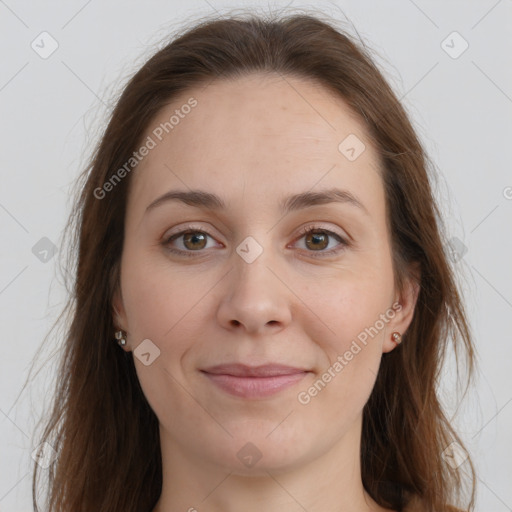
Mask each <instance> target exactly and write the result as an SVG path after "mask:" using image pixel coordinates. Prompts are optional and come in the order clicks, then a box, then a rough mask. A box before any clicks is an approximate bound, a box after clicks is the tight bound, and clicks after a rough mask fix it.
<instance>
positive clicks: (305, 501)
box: [153, 419, 385, 512]
mask: <svg viewBox="0 0 512 512" xmlns="http://www.w3.org/2000/svg"><path fill="white" fill-rule="evenodd" d="M160 440H161V448H162V477H163V479H162V482H163V485H162V494H161V496H160V499H159V501H158V504H157V506H156V508H155V509H154V510H153V512H178V511H188V512H196V511H197V512H202V511H205V510H208V512H235V511H239V510H244V512H260V511H261V510H265V511H266V512H288V511H290V512H292V511H296V510H307V511H308V512H341V511H346V512H377V511H379V512H381V511H384V510H385V509H383V508H381V507H379V506H378V505H377V504H376V503H375V502H374V501H373V500H372V499H371V498H370V497H369V495H368V494H367V493H366V492H365V490H364V488H363V484H362V480H361V469H360V455H359V449H360V441H361V419H360V420H359V421H357V422H356V423H355V424H354V428H353V429H352V430H351V431H349V432H347V433H346V434H345V435H344V436H343V437H342V438H340V439H339V441H338V442H337V443H336V444H335V445H334V446H332V447H330V449H329V450H327V451H326V452H325V453H322V454H320V455H319V456H317V457H315V458H311V459H308V460H304V461H297V462H296V463H295V464H294V465H293V467H287V468H277V467H267V466H265V464H264V459H263V458H262V459H261V460H260V461H259V462H258V464H257V465H256V466H255V467H254V468H253V469H252V470H251V473H250V474H241V473H240V472H239V471H238V470H237V469H234V468H229V467H220V466H219V465H218V464H216V463H215V461H211V460H205V459H204V458H199V457H197V455H195V454H194V453H193V452H192V451H187V450H184V449H183V447H182V446H180V445H178V444H176V443H175V441H174V440H173V439H172V438H171V437H170V436H169V435H168V433H167V432H166V431H165V430H164V429H163V428H162V425H160Z"/></svg>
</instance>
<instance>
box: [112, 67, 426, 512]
mask: <svg viewBox="0 0 512 512" xmlns="http://www.w3.org/2000/svg"><path fill="white" fill-rule="evenodd" d="M190 96H194V98H196V99H197V101H198V104H197V106H196V107H195V108H194V109H193V110H192V111H191V112H190V113H189V114H188V115H187V116H185V117H184V118H183V119H181V120H180V123H179V124H178V125H176V126H175V127H174V129H173V131H172V132H171V133H169V134H168V135H166V136H165V137H164V138H163V140H162V141H161V142H159V143H158V145H157V146H156V147H155V148H154V149H152V150H151V151H150V152H149V154H148V155H147V156H146V157H145V159H144V160H143V161H142V162H141V163H140V164H139V166H138V167H137V168H136V170H134V171H133V174H132V176H131V178H130V179H132V180H133V181H132V182H131V184H130V187H131V188H130V193H129V198H128V205H127V213H126V219H125V242H124V247H123V254H122V262H121V279H120V289H119V290H118V291H117V292H116V294H115V297H114V311H115V322H116V325H117V327H118V328H121V329H123V330H125V331H126V332H127V345H126V346H125V347H124V350H127V351H132V350H134V349H135V348H136V347H137V346H138V345H139V344H140V343H141V342H142V340H145V339H149V340H151V342H152V343H153V344H154V345H155V346H157V347H158V349H159V350H160V355H159V356H158V357H157V358H156V359H155V360H154V361H153V362H152V363H151V364H149V365H147V366H146V365H145V364H143V363H142V362H141V360H140V359H139V358H138V357H135V356H134V361H135V367H136V371H137V375H138V378H139V381H140V383H141V386H142V389H143V391H144V394H145V396H146V398H147V400H148V402H149V403H150V405H151V407H152V409H153V411H154V412H155V414H156V415H157V417H158V419H159V423H160V437H161V446H162V463H163V490H162V495H161V497H160V500H159V502H158V504H157V506H156V508H155V509H154V512H174V511H187V510H189V511H190V512H192V511H194V510H197V511H198V512H202V511H206V510H208V511H209V512H220V511H222V512H231V511H238V510H244V511H245V512H256V511H257V512H260V511H261V510H265V511H266V512H277V511H279V512H283V511H289V512H292V511H293V512H295V511H303V510H308V512H320V511H322V512H338V511H351V512H362V511H384V510H386V509H383V508H381V507H379V506H378V505H377V504H376V503H375V502H374V501H373V500H372V499H371V498H370V496H369V495H368V494H367V493H366V492H365V491H364V488H363V485H362V482H361V472H360V462H359V450H360V443H361V424H362V423H361V420H362V409H363V406H364V405H365V403H366V402H367V400H368V398H369V395H370V393H371V391H372V388H373V386H374V383H375V378H376V374H377V372H378V369H379V364H380V361H381V358H382V355H383V353H385V352H389V351H391V350H394V349H396V344H395V343H394V342H393V341H392V340H391V333H392V332H393V331H398V332H400V333H404V332H405V331H406V329H407V327H408V326H409V324H410V321H411V319H412V314H413V310H414V305H415V302H416V298H417V292H418V290H417V287H416V286H415V284H414V283H413V282H412V281H407V282H406V286H405V288H404V290H403V291H402V292H401V293H399V291H398V290H396V289H395V287H394V280H393V268H392V259H391V249H390V239H389V233H388V231H387V227H386V222H385V195H384V188H383V184H382V179H381V174H380V168H379V160H378V158H377V154H376V152H375V150H374V148H373V147H372V145H371V142H370V140H369V138H368V136H367V133H366V131H365V127H364V125H363V124H362V123H361V122H360V121H359V119H358V118H357V117H356V116H355V115H354V114H353V113H352V112H351V111H350V110H349V108H348V106H347V105H346V104H345V102H344V101H343V100H342V99H341V98H339V97H338V96H335V95H333V94H332V93H330V92H329V91H327V90H326V89H324V88H323V87H322V86H319V85H318V84H315V83H314V82H312V81H308V80H305V79H299V78H296V77H286V79H284V78H283V77H280V76H277V75H262V74H252V75H250V76H246V77H243V78H237V79H233V80H229V81H228V80H219V81H214V82H212V83H210V84H209V85H208V86H206V87H205V86H202V87H196V88H194V89H191V90H188V91H187V92H186V94H183V95H182V96H181V97H180V98H178V99H175V100H174V101H173V102H172V104H170V105H168V106H167V107H166V108H164V109H163V110H162V111H161V112H160V113H159V114H158V116H157V118H156V119H155V120H154V122H153V123H151V126H150V127H148V130H147V132H146V136H147V135H151V133H152V130H153V129H154V128H155V127H156V126H158V125H159V124H160V123H161V122H165V121H167V120H168V119H169V118H170V116H171V115H172V114H173V112H174V110H175V109H176V108H180V106H181V105H183V104H184V103H186V101H187V99H188V98H189V97H190ZM349 134H355V135H356V136H357V137H358V138H359V139H360V140H361V141H363V143H364V144H365V146H366V149H365V150H364V151H363V153H362V154H361V155H360V156H359V157H358V158H357V159H356V160H354V161H349V160H348V159H347V158H346V157H345V156H344V155H343V154H342V153H341V152H340V151H339V150H338V145H339V144H340V142H341V141H342V140H343V139H345V137H347V136H348V135H349ZM144 138H145V137H144ZM331 187H338V188H341V189H344V190H348V191H350V192H351V193H352V194H353V195H355V196H356V197H357V198H358V199H359V201H360V202H361V203H362V204H363V205H364V208H365V210H366V211H365V210H363V209H362V208H358V207H356V206H354V205H353V204H350V203H328V204H323V205H316V206H312V207H309V208H304V209H301V210H298V211H292V212H290V213H288V214H287V215H285V216H283V215H282V213H281V212H280V210H279V209H278V205H279V201H280V200H281V198H283V197H285V196H288V195H290V194H295V193H301V192H306V191H315V192H317V191H320V190H323V189H327V188H331ZM188 189H202V190H205V191H208V192H211V193H215V194H217V195H219V196H220V197H221V198H222V199H223V200H224V201H225V203H226V204H227V209H225V210H219V211H216V212H214V211H212V210H209V209H206V208H198V207H193V206H189V205H186V204H184V203H181V202H179V201H169V202H165V203H162V204H161V205H160V206H158V207H155V208H153V209H150V210H149V211H148V212H146V213H145V210H146V208H147V206H148V205H149V204H150V203H151V202H153V201H154V200H155V199H157V198H158V197H160V196H161V195H162V194H164V193H165V192H167V191H169V190H184V191H187V190H188ZM189 223H193V230H195V232H197V231H200V233H199V235H201V234H202V233H205V232H206V233H208V235H209V236H207V237H206V239H204V238H203V239H199V241H197V240H196V241H194V240H192V241H188V242H187V240H186V238H185V237H184V236H181V237H178V238H176V239H175V240H174V241H172V242H170V243H169V244H168V247H169V246H170V247H172V248H175V249H177V250H179V249H181V250H182V251H184V252H186V251H188V252H189V253H193V254H192V257H190V258H187V257H185V256H179V255H176V254H172V253H170V252H169V251H168V250H166V247H165V242H166V240H167V239H169V237H170V236H171V235H173V234H177V233H179V232H180V231H185V230H187V229H189V226H188V224H189ZM310 226H313V227H318V228H321V229H324V230H328V231H332V232H334V233H335V234H337V235H340V236H341V238H343V239H346V240H349V241H350V243H349V245H347V246H344V245H340V244H341V242H340V240H339V239H338V238H337V237H336V236H335V235H329V234H327V235H326V234H325V232H323V236H324V238H322V239H321V240H320V248H316V247H317V246H315V245H314V243H315V242H314V240H312V237H311V235H307V234H306V235H301V233H300V228H301V227H310ZM201 230H202V231H201ZM196 234H197V233H196ZM248 236H251V237H253V238H254V239H255V240H256V241H257V242H258V244H259V245H260V246H261V247H262V248H263V252H262V254H260V255H259V256H258V257H257V258H256V259H255V260H254V261H253V262H252V263H248V262H247V261H245V260H244V259H243V258H242V257H241V256H240V255H239V253H237V251H236V248H237V247H238V246H239V245H240V243H241V242H242V241H243V240H244V239H245V238H246V237H248ZM317 244H318V242H317ZM340 247H341V250H340V251H339V252H338V253H335V254H333V253H331V254H330V255H328V254H326V253H328V252H329V251H330V249H336V248H340ZM322 252H323V253H324V255H323V256H322V254H321V253H322ZM315 255H318V256H317V257H315ZM394 302H400V304H401V309H400V311H398V312H395V314H394V316H393V318H392V319H390V320H388V321H387V322H386V323H385V325H384V328H382V329H380V330H379V332H378V334H377V335H374V336H373V337H372V338H370V339H369V341H368V343H367V344H366V345H363V344H361V343H359V345H360V346H361V350H360V351H359V352H358V353H357V355H354V356H353V358H352V359H351V360H350V361H349V362H348V363H347V364H346V365H345V366H344V367H343V370H342V371H340V372H338V373H337V374H336V376H335V377H334V378H332V380H331V381H330V382H329V383H328V384H327V385H326V386H325V387H324V389H322V390H321V392H319V393H318V394H317V395H316V396H314V397H313V398H311V400H310V402H309V403H307V404H302V403H300V402H299V401H298V398H297V396H298V393H299V392H301V391H304V390H308V388H310V386H311V385H312V384H313V383H314V382H315V381H317V380H318V379H319V378H321V376H322V374H324V372H325V371H326V370H327V369H328V368H329V367H331V366H332V365H333V363H334V362H335V361H336V358H337V357H338V356H339V355H341V356H343V354H345V352H346V351H347V350H348V349H349V348H350V346H351V343H352V342H353V341H354V340H356V339H357V336H358V334H359V333H361V331H364V329H365V328H369V327H370V326H374V325H376V321H377V320H378V319H379V315H382V314H384V313H386V312H387V311H390V308H391V306H392V304H393V303H394ZM228 362H244V363H247V364H252V365H258V364H263V363H267V362H278V363H282V364H288V365H290V366H298V367H302V368H307V369H309V370H310V372H311V373H309V374H308V375H307V376H306V377H304V379H303V380H302V381H301V382H299V383H297V384H296V385H294V386H292V387H291V388H288V389H285V390H282V391H280V392H279V393H277V394H275V395H273V396H271V397H268V398H264V399H244V398H240V397H234V396H231V395H228V394H226V393H225V392H224V391H222V390H220V389H219V388H218V387H217V386H215V385H213V384H212V383H211V381H210V380H209V379H208V378H207V377H205V375H204V374H203V373H201V372H200V371H199V369H201V368H206V367H208V366H212V365H216V364H221V363H228ZM248 442H251V443H252V444H253V445H254V446H255V447H256V449H257V452H258V453H259V454H260V455H261V458H260V460H259V461H258V462H257V463H256V464H255V465H254V466H252V467H247V466H246V465H244V464H243V463H242V462H241V460H240V459H239V458H238V457H237V453H238V452H239V450H240V449H241V448H242V447H243V446H244V445H246V443H248ZM253 450H255V449H254V448H253Z"/></svg>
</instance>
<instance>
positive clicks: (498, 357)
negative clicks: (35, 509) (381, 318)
mask: <svg viewBox="0 0 512 512" xmlns="http://www.w3.org/2000/svg"><path fill="white" fill-rule="evenodd" d="M288 3H289V4H291V6H292V7H308V6H309V5H310V4H306V3H301V2H299V1H295V2H288ZM286 4H287V2H275V3H267V2H241V1H240V0H237V1H233V2H222V1H220V0H209V1H206V0H204V1H199V0H196V1H190V2H189V3H188V5H187V6H186V7H184V6H183V3H178V2H177V1H167V2H164V1H160V2H158V1H149V2H133V1H126V0H125V1H123V2H121V1H119V0H115V1H110V2H108V3H107V2H100V1H99V0H89V1H87V0H80V1H67V2H64V1H61V2H51V1H46V2H35V1H32V2H30V1H23V2H22V1H19V0H6V1H3V0H0V43H1V56H2V59H1V69H0V119H1V123H0V140H1V141H2V151H1V152H0V173H1V181H0V183H1V188H0V227H1V238H2V240H1V244H0V259H1V267H0V315H1V322H2V324H1V325H2V332H3V335H2V336H3V340H2V343H1V347H2V354H1V357H0V389H1V396H0V511H1V512H4V511H9V512H17V511H27V510H31V509H32V508H31V494H30V484H31V475H30V471H31V463H32V459H31V453H32V451H33V449H34V447H35V446H36V441H35V440H34V439H33V438H32V436H33V432H34V428H35V424H36V422H37V420H38V418H39V416H40V414H41V412H42V406H43V403H44V402H43V399H48V398H49V396H50V392H51V389H52V388H51V385H52V379H53V378H54V373H55V361H56V355H58V345H57V342H58V340H54V339H53V340H51V341H50V342H49V345H47V348H46V349H45V351H44V352H43V353H42V354H41V355H40V357H39V359H38V364H37V365H36V367H35V369H34V371H33V372H32V374H31V375H30V380H29V383H28V384H27V387H26V388H25V390H24V391H23V392H22V387H23V385H24V383H25V381H26V379H27V377H28V376H29V373H28V372H29V369H30V364H31V362H32V360H33V358H34V356H35V354H36V350H37V348H38V347H39V346H40V345H41V343H42V340H43V338H44V336H45V334H47V332H48V330H49V328H50V326H51V325H52V323H53V321H54V320H55V319H56V317H57V315H58V314H59V313H60V311H61V308H62V306H63V301H64V299H65V289H64V287H63V284H62V283H63V281H62V277H61V276H60V274H59V267H58V264H59V259H60V261H61V262H63V261H64V260H65V254H64V253H63V251H62V252H59V250H58V248H59V247H60V245H61V243H62V239H61V234H62V229H63V227H64V224H65V221H66V219H67V215H68V212H69V208H70V205H71V202H70V199H69V192H70V186H71V184H72V183H73V181H74V179H75V178H76V176H77V175H78V172H79V171H80V170H81V169H82V167H83V165H84V164H85V162H86V159H87V157H88V156H89V154H90V151H91V150H92V148H93V144H94V143H95V141H96V140H97V134H98V133H99V130H100V129H101V127H102V124H103V123H104V122H105V120H106V118H107V115H108V110H109V105H110V104H111V100H112V97H113V96H112V95H113V94H115V93H116V92H118V91H119V88H120V87H122V85H123V84H124V83H125V80H126V79H127V78H128V77H129V75H130V74H131V73H132V72H134V71H135V70H136V69H137V68H138V67H139V66H140V65H141V64H142V63H143V62H144V60H145V59H146V58H147V57H148V56H149V55H150V54H151V53H152V52H153V51H154V50H155V45H157V44H160V42H161V41H162V40H163V38H164V36H165V35H166V34H168V33H169V32H172V31H174V30H177V29H179V28H180V25H181V24H182V23H183V22H184V21H188V20H190V19H192V18H194V17H196V16H199V15H207V14H210V13H212V12H213V11H219V12H220V13H223V12H225V11H226V9H227V8H241V7H252V6H260V7H259V10H263V11H267V10H268V8H269V7H268V6H270V7H272V6H281V7H284V6H285V5H286ZM316 5H317V6H318V7H319V8H320V9H321V10H322V11H323V12H325V13H326V14H330V15H332V16H334V17H336V18H337V19H339V20H344V23H345V24H346V26H347V27H349V28H350V24H349V23H348V22H347V21H346V19H345V18H344V15H346V16H347V17H348V18H349V19H350V21H351V22H352V23H353V24H354V26H355V28H356V29H357V31H358V32H359V34H360V35H361V36H362V37H363V39H364V40H365V42H366V43H367V45H368V46H369V47H370V48H372V49H373V50H374V52H376V53H375V58H376V60H377V63H378V64H379V66H380V67H381V69H382V70H383V72H384V73H385V75H386V77H387V78H388V79H389V80H390V82H391V84H392V86H393V87H394V89H395V90H396V92H397V94H398V97H399V98H402V101H403V103H404V105H405V106H406V108H407V109H408V111H409V112H410V115H411V117H412V120H413V123H414V124H415V127H416V128H417V130H418V133H419V135H420V137H421V139H422V141H423V142H424V144H425V147H426V149H427V151H428V153H429V155H430V157H431V158H432V160H433V162H434V163H435V165H436V168H437V170H438V173H439V176H438V179H437V184H436V194H437V196H438V197H439V199H440V200H441V201H442V204H443V210H444V213H445V215H446V223H447V228H448V233H449V236H450V237H451V238H452V239H453V244H454V245H453V247H454V249H455V250H454V261H455V265H456V267H457V269H458V270H460V272H461V276H462V278H461V286H462V288H463V291H464V296H465V300H466V304H467V307H468V311H469V316H470V321H471V324H472V328H473V332H474V335H475V342H476V346H477V351H478V363H479V372H478V374H477V380H476V385H475V386H474V387H473V388H471V389H470V391H469V394H468V396H467V398H466V400H465V401H464V402H463V404H462V405H461V406H460V407H459V411H460V414H459V416H458V420H457V426H458V429H459V432H460V434H461V436H462V438H463V440H464V441H465V442H466V443H467V447H468V449H469V451H470V452H471V454H472V456H473V458H474V460H475V462H476V465H477V469H478V472H479V473H478V474H479V481H478V508H477V510H481V511H485V512H504V511H512V486H511V485H510V483H511V482H512V462H511V461H512V441H511V432H512V404H511V401H512V386H511V361H512V343H511V336H510V332H511V327H512V322H511V320H510V318H511V313H512V268H511V265H510V261H511V260H512V258H511V256H512V244H511V241H510V235H511V229H510V226H511V217H512V215H511V214H512V173H511V170H510V157H509V153H508V150H509V148H510V141H511V140H512V122H511V121H512V117H511V114H512V66H511V57H510V56H511V55H512V23H511V22H512V0H499V1H496V0H481V1H474V0H473V1H462V0H461V1H454V0H452V1H450V2H444V1H441V0H437V1H431V2H427V1H426V0H415V1H412V0H393V1H387V2H378V1H376V0H375V1H364V2H357V1H355V0H353V1H345V2H342V1H339V2H326V1H323V2H317V4H316ZM44 31H46V32H48V33H49V34H50V35H51V38H53V40H55V41H56V44H58V48H57V49H56V50H55V52H54V53H52V54H51V55H49V56H47V55H44V51H49V50H50V49H51V44H52V40H51V39H49V37H48V36H40V34H41V33H42V32H44ZM454 31H456V32H458V33H459V34H460V36H461V37H462V39H461V38H460V37H459V36H457V35H455V36H454V35H450V34H452V32H454ZM45 37H46V39H44V40H43V41H41V39H42V38H45ZM33 41H34V46H36V45H38V46H36V48H37V49H38V52H39V53H37V52H36V51H35V49H33V48H32V47H31V44H32V42H33ZM443 41H445V42H444V43H443ZM464 41H466V42H467V44H468V45H469V46H468V48H467V49H466V51H464V52H463V53H460V52H461V50H462V49H463V48H464V45H465V43H464ZM54 44H55V43H54ZM43 46H44V48H43ZM41 53H43V56H45V57H47V58H42V56H41ZM450 53H451V55H450ZM459 53H460V54H459ZM52 247H55V251H56V252H55V254H53V253H52ZM507 261H508V262H509V263H508V264H506V262H507ZM38 370H39V371H38ZM452 370H453V367H450V366H449V365H448V366H447V367H446V370H445V378H444V380H443V383H442V393H443V396H444V397H445V399H446V403H447V406H448V407H449V409H450V410H454V409H455V408H456V407H457V405H458V403H459V401H458V400H457V399H456V397H455V394H454V391H453V381H452V375H453V371H452Z"/></svg>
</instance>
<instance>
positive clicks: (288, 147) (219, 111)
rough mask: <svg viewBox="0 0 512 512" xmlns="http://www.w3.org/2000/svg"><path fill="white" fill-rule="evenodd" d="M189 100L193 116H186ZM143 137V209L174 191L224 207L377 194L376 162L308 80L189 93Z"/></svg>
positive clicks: (221, 83) (346, 116) (136, 181)
mask: <svg viewBox="0 0 512 512" xmlns="http://www.w3.org/2000/svg"><path fill="white" fill-rule="evenodd" d="M191 98H192V99H193V101H195V102H196V103H195V106H194V107H193V108H189V107H188V106H187V107H185V106H186V105H191V104H194V103H193V101H192V102H191V100H190V99H191ZM171 118H172V119H171ZM147 137H151V138H152V139H153V141H154V143H155V145H154V147H153V148H152V149H151V150H150V151H149V154H148V155H147V156H146V157H145V158H144V159H143V160H142V161H141V162H140V163H139V165H138V166H137V168H136V171H135V172H134V173H133V175H132V179H133V184H132V187H131V188H132V189H133V190H134V191H135V194H134V197H135V198H136V199H137V198H138V199H139V200H138V201H137V202H146V205H147V203H149V202H150V201H151V199H154V198H155V197H156V196H158V195H160V194H162V193H164V192H165V191H166V190H167V189H169V188H177V187H178V188H180V189H187V188H190V189H192V188H194V189H197V188H202V189H207V190H210V191H212V192H215V193H217V194H218V195H220V196H223V197H235V196H236V195H240V191H241V190H244V194H251V193H253V194H256V195H258V194H262V193H264V195H265V197H267V198H268V199H269V200H271V198H272V197H273V194H272V192H275V193H276V194H279V195H282V194H281V192H283V191H285V192H287V193H294V192H303V191H304V190H309V189H314V187H318V188H324V187H325V188H327V187H331V186H344V187H348V188H351V189H352V190H353V191H354V192H357V191H359V192H363V191H364V190H366V192H367V193H370V194H371V193H372V191H374V192H377V193H378V192H379V191H378V190H377V189H378V187H379V186H380V178H379V162H378V158H377V154H376V152H375V151H374V148H373V146H372V144H371V142H370V140H369V138H368V135H367V132H366V128H365V126H364V125H363V123H362V122H361V121H360V119H359V118H358V116H356V115H355V114H354V112H353V111H352V110H351V109H350V108H349V107H348V105H347V104H346V103H345V101H344V100H343V99H342V98H341V97H339V96H337V95H335V94H334V93H333V92H331V91H329V90H328V89H326V88H325V87H323V86H322V85H320V84H318V83H317V82H315V81H312V80H307V79H303V78H297V77H293V76H286V77H285V76H280V75H275V74H270V75H268V74H267V75H264V74H253V75H248V76H245V77H237V78H235V79H222V80H215V81H213V82H211V83H209V84H207V85H202V86H198V87H194V88H191V89H188V90H187V91H185V92H184V93H182V94H181V95H180V96H179V97H177V98H175V99H174V100H173V101H172V102H171V103H170V104H169V105H167V106H166V107H164V108H163V109H161V111H160V112H159V113H158V114H157V116H156V117H155V118H154V119H153V120H152V122H151V123H150V124H149V125H148V127H147V129H146V132H145V136H144V140H146V138H147ZM347 151H348V152H347ZM354 154H355V156H356V158H355V159H354V158H353V157H354ZM246 199H248V197H247V196H246ZM276 200H277V196H276Z"/></svg>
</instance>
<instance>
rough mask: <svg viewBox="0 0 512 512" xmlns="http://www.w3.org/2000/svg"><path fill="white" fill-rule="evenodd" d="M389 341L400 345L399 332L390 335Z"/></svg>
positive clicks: (400, 336) (400, 337)
mask: <svg viewBox="0 0 512 512" xmlns="http://www.w3.org/2000/svg"><path fill="white" fill-rule="evenodd" d="M391 339H392V340H393V341H394V342H395V343H396V344H397V345H400V343H402V335H401V334H400V333H399V332H394V333H393V334H392V335H391Z"/></svg>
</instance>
